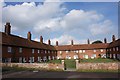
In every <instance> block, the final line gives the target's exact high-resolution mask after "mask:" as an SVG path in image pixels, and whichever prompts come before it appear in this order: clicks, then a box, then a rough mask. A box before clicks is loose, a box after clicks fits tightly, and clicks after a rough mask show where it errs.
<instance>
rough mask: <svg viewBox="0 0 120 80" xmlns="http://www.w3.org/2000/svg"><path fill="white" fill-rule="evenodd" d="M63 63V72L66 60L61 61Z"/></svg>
mask: <svg viewBox="0 0 120 80" xmlns="http://www.w3.org/2000/svg"><path fill="white" fill-rule="evenodd" d="M61 62H62V66H63V70H64V69H65V65H64V64H65V62H64V60H61Z"/></svg>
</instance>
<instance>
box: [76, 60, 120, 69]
mask: <svg viewBox="0 0 120 80" xmlns="http://www.w3.org/2000/svg"><path fill="white" fill-rule="evenodd" d="M76 63H77V65H76V68H77V69H79V70H118V69H119V65H120V63H78V61H76Z"/></svg>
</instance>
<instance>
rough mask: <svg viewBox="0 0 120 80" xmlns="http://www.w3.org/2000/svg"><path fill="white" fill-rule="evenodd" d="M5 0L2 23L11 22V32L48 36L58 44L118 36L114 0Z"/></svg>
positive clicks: (116, 4)
mask: <svg viewBox="0 0 120 80" xmlns="http://www.w3.org/2000/svg"><path fill="white" fill-rule="evenodd" d="M48 1H49V0H45V1H44V2H5V3H3V8H2V13H3V14H2V27H0V28H1V30H2V31H4V25H5V23H6V22H10V23H11V26H12V27H11V28H12V34H15V35H18V36H21V37H24V38H26V37H27V32H28V31H30V32H31V33H32V40H35V41H40V36H41V35H42V36H43V39H44V42H45V43H48V39H50V40H51V43H52V45H55V43H56V41H58V42H59V44H60V45H65V44H70V41H71V40H73V41H74V44H86V43H87V39H89V40H90V42H91V43H92V42H93V41H95V40H101V41H103V39H104V38H107V41H108V42H111V37H112V35H113V34H114V35H116V38H117V36H118V3H117V2H48Z"/></svg>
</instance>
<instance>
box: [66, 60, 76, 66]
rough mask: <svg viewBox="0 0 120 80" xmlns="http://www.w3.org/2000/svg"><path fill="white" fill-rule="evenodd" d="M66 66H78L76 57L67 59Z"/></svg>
mask: <svg viewBox="0 0 120 80" xmlns="http://www.w3.org/2000/svg"><path fill="white" fill-rule="evenodd" d="M65 64H66V68H76V63H75V60H74V59H70V60H65Z"/></svg>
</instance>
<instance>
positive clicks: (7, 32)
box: [5, 22, 11, 35]
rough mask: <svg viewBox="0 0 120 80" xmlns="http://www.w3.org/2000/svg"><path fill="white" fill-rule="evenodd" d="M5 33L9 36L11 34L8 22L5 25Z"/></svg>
mask: <svg viewBox="0 0 120 80" xmlns="http://www.w3.org/2000/svg"><path fill="white" fill-rule="evenodd" d="M5 33H6V34H7V35H9V34H10V33H11V25H10V22H6V25H5Z"/></svg>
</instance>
